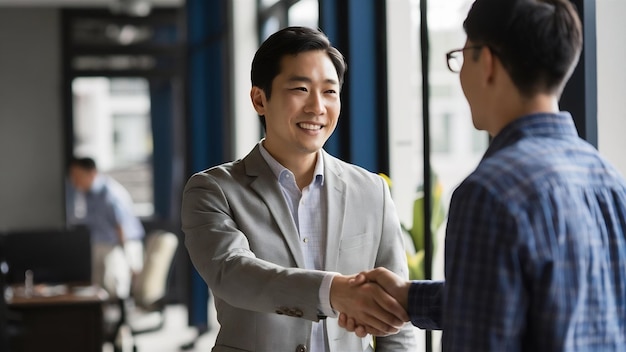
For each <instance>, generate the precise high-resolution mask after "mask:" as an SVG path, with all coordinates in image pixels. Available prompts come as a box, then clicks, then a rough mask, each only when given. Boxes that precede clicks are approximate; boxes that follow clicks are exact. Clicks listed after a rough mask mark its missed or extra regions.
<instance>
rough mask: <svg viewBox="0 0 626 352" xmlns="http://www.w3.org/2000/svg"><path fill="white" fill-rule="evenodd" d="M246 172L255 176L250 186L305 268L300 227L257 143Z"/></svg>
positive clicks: (298, 262)
mask: <svg viewBox="0 0 626 352" xmlns="http://www.w3.org/2000/svg"><path fill="white" fill-rule="evenodd" d="M244 163H245V165H246V173H247V174H248V176H251V177H253V178H254V180H253V181H252V182H251V183H250V187H251V188H252V189H253V190H254V191H255V192H256V193H257V194H258V195H259V197H261V198H262V199H263V201H264V202H265V204H266V205H267V207H268V209H269V211H270V212H271V213H272V217H273V218H274V220H275V221H276V223H277V224H278V227H279V228H280V232H281V233H282V235H283V237H284V239H285V242H286V243H287V245H288V246H289V249H290V250H291V254H292V256H293V258H294V261H295V262H296V265H297V266H298V267H299V268H304V256H303V254H302V249H301V248H300V243H299V235H298V229H296V225H295V224H294V222H293V219H292V218H291V215H290V214H291V213H290V211H289V207H288V206H287V203H286V202H285V198H284V197H283V193H282V190H281V189H280V186H279V184H278V181H277V180H276V176H275V175H274V174H273V173H272V170H271V169H270V168H269V166H268V165H267V163H266V162H265V159H263V156H262V155H261V152H260V150H259V146H258V145H257V146H256V147H255V148H254V149H253V150H252V152H250V154H248V156H246V157H245V159H244Z"/></svg>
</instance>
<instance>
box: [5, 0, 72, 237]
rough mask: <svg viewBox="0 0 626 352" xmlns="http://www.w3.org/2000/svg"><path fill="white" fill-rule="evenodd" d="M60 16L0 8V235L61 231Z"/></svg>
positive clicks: (41, 11) (62, 214)
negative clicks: (17, 231)
mask: <svg viewBox="0 0 626 352" xmlns="http://www.w3.org/2000/svg"><path fill="white" fill-rule="evenodd" d="M59 29H60V21H59V13H58V12H57V11H56V10H54V9H32V8H31V9H28V10H25V9H16V8H0V231H5V230H12V229H32V228H45V227H61V226H63V225H64V223H65V222H64V209H63V207H64V200H63V197H64V195H63V182H64V166H63V121H62V119H61V91H60V87H61V84H60V79H61V72H60V68H61V66H60V38H59V35H58V33H59Z"/></svg>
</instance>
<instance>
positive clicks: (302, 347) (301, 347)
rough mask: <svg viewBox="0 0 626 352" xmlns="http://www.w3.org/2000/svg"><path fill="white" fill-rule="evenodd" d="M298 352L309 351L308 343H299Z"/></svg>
mask: <svg viewBox="0 0 626 352" xmlns="http://www.w3.org/2000/svg"><path fill="white" fill-rule="evenodd" d="M296 352H307V348H306V345H298V347H296Z"/></svg>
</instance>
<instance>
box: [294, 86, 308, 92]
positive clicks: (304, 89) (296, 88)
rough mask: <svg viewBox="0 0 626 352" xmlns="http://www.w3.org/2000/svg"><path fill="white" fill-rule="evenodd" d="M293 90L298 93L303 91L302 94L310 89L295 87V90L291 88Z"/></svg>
mask: <svg viewBox="0 0 626 352" xmlns="http://www.w3.org/2000/svg"><path fill="white" fill-rule="evenodd" d="M291 90H296V91H301V92H308V89H307V88H306V87H295V88H291Z"/></svg>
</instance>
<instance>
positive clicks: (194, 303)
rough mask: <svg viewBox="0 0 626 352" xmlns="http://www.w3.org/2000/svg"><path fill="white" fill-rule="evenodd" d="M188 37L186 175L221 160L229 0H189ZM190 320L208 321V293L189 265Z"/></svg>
mask: <svg viewBox="0 0 626 352" xmlns="http://www.w3.org/2000/svg"><path fill="white" fill-rule="evenodd" d="M186 4H187V9H186V12H187V30H188V33H187V37H188V69H189V72H188V76H187V79H188V91H189V94H188V99H189V101H188V130H187V136H188V141H187V147H188V150H189V155H188V163H187V164H188V174H189V175H191V173H193V172H197V171H201V170H203V169H206V168H208V167H211V166H214V165H217V164H220V163H222V162H223V161H225V160H224V158H225V154H226V153H225V150H226V147H225V144H226V142H227V141H225V136H227V135H228V134H227V133H226V131H225V128H226V126H227V124H226V119H227V118H228V113H227V106H228V105H227V101H228V91H229V89H228V84H227V79H226V75H227V72H228V63H227V61H228V60H227V55H228V42H227V39H228V36H227V28H228V27H227V20H228V15H227V14H228V11H227V7H226V6H227V2H226V1H221V0H213V1H206V0H187V2H186ZM191 270H192V272H191V290H190V291H191V292H190V293H191V297H190V301H189V324H190V325H195V326H200V327H203V326H206V325H207V324H208V317H207V308H208V297H209V292H208V289H207V285H206V283H205V282H204V280H203V279H202V278H201V277H200V275H199V274H198V273H197V272H196V271H195V269H193V268H192V269H191Z"/></svg>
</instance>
